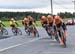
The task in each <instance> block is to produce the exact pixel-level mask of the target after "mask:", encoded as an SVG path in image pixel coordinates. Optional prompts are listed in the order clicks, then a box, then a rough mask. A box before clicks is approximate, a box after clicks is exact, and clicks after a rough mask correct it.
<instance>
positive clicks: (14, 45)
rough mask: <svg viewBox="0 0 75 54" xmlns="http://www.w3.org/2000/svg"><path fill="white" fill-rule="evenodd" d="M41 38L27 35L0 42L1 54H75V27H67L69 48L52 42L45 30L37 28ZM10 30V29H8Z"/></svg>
mask: <svg viewBox="0 0 75 54" xmlns="http://www.w3.org/2000/svg"><path fill="white" fill-rule="evenodd" d="M37 29H38V31H39V32H40V37H39V38H38V37H36V38H34V37H32V36H28V35H26V33H25V32H24V31H23V28H21V30H22V32H23V35H22V36H20V35H18V36H14V35H13V34H12V32H9V33H10V34H9V35H8V36H9V37H10V38H6V39H1V40H0V54H75V42H74V41H75V26H67V30H68V35H67V48H62V47H61V46H60V44H59V43H58V42H57V41H56V40H51V39H50V38H49V36H48V35H47V33H46V31H45V30H44V29H42V28H41V27H40V28H37ZM8 30H10V29H8Z"/></svg>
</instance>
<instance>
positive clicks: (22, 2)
mask: <svg viewBox="0 0 75 54" xmlns="http://www.w3.org/2000/svg"><path fill="white" fill-rule="evenodd" d="M72 1H73V0H53V11H54V12H53V13H54V14H56V13H58V12H65V11H67V12H73V11H74V9H73V6H74V3H73V2H72ZM8 10H9V11H35V12H43V13H51V9H50V0H0V11H8Z"/></svg>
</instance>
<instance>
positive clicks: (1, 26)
mask: <svg viewBox="0 0 75 54" xmlns="http://www.w3.org/2000/svg"><path fill="white" fill-rule="evenodd" d="M3 26H5V25H4V24H3V23H2V21H1V20H0V29H1V30H2V29H3Z"/></svg>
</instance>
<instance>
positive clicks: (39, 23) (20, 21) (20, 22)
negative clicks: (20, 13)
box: [3, 20, 41, 27]
mask: <svg viewBox="0 0 75 54" xmlns="http://www.w3.org/2000/svg"><path fill="white" fill-rule="evenodd" d="M17 23H18V24H19V27H22V26H23V25H22V20H19V21H17ZM3 24H4V25H6V27H10V22H9V21H3ZM36 26H37V27H39V26H41V22H40V21H36Z"/></svg>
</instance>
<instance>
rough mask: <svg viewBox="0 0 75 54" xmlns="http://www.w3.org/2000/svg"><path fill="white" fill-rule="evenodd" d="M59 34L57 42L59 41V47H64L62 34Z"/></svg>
mask: <svg viewBox="0 0 75 54" xmlns="http://www.w3.org/2000/svg"><path fill="white" fill-rule="evenodd" d="M58 32H59V41H60V44H61V45H64V43H63V36H62V35H63V34H61V32H60V31H58Z"/></svg>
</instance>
